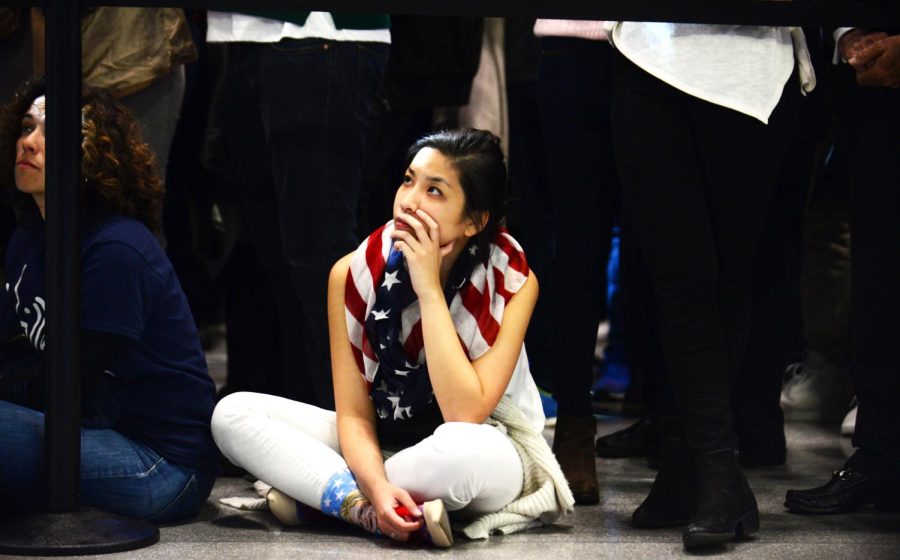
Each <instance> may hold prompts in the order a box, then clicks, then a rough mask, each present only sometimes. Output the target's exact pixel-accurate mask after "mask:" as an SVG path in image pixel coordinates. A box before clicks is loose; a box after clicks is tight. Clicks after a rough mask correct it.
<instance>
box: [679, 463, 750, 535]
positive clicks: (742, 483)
mask: <svg viewBox="0 0 900 560" xmlns="http://www.w3.org/2000/svg"><path fill="white" fill-rule="evenodd" d="M696 461H697V468H698V472H699V474H700V493H699V501H698V504H697V516H696V517H695V518H694V520H693V521H692V522H691V524H690V525H688V526H687V528H685V530H684V534H683V535H682V536H683V539H684V547H685V548H686V549H695V548H699V547H703V546H707V545H711V544H716V543H722V542H725V541H729V540H731V539H733V538H734V537H739V536H743V535H750V534H753V533H756V532H758V531H759V509H758V508H757V506H756V498H755V497H754V496H753V490H751V489H750V484H749V483H748V482H747V477H746V476H744V473H743V472H741V467H740V465H739V464H738V459H737V454H736V453H735V452H734V450H732V449H722V450H719V451H714V452H712V453H707V454H705V455H700V456H697V457H696Z"/></svg>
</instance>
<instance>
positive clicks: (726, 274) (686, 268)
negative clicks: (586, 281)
mask: <svg viewBox="0 0 900 560" xmlns="http://www.w3.org/2000/svg"><path fill="white" fill-rule="evenodd" d="M613 56H614V58H613V64H612V120H613V138H614V145H615V153H616V161H617V163H618V171H619V176H620V177H621V180H622V188H623V193H624V199H625V203H626V205H627V206H628V210H629V212H630V216H631V220H632V224H633V227H634V232H635V234H636V240H637V243H638V245H639V246H640V249H641V253H642V254H643V256H644V259H645V262H646V265H647V270H648V272H649V275H650V279H651V283H652V286H653V292H654V295H655V300H656V313H657V322H658V326H659V333H660V339H661V341H662V351H663V357H664V360H665V366H666V369H667V371H668V374H669V378H670V382H671V385H672V388H673V390H674V394H675V398H676V401H677V402H678V405H679V408H680V411H681V414H682V416H683V418H684V423H685V435H686V438H687V441H688V444H689V446H690V447H691V448H692V449H694V450H695V451H697V452H706V451H713V450H716V449H721V448H731V449H736V448H737V440H736V437H735V434H734V430H733V429H732V422H731V405H730V399H729V391H730V386H731V382H732V381H733V379H734V377H735V376H736V374H737V371H738V368H739V367H740V365H741V364H742V362H743V358H744V352H745V350H746V345H747V339H748V335H749V330H750V322H751V293H752V292H751V290H752V280H753V262H754V256H755V254H756V248H757V244H758V241H759V238H760V234H761V231H762V227H763V224H764V223H765V216H766V210H767V208H768V206H769V200H770V196H771V193H772V189H773V188H774V186H775V183H776V180H777V174H778V171H779V169H780V166H781V163H782V159H783V157H784V154H785V150H786V148H787V143H788V138H787V137H788V132H789V130H790V127H791V126H793V124H794V122H793V121H794V116H795V114H796V109H797V103H798V102H799V97H800V95H799V91H797V90H798V86H797V81H796V79H794V77H792V78H791V79H790V80H789V81H788V83H787V85H786V86H785V93H784V95H783V96H782V99H781V102H780V103H779V105H778V107H776V108H775V111H774V112H773V114H772V115H771V117H770V120H769V124H768V125H763V124H762V123H760V122H759V121H757V120H755V119H753V118H751V117H748V116H746V115H743V114H740V113H738V112H736V111H732V110H730V109H726V108H724V107H720V106H717V105H713V104H711V103H708V102H705V101H701V100H699V99H697V98H694V97H691V96H689V95H687V94H686V93H684V92H681V91H679V90H676V89H675V88H672V87H671V86H669V85H667V84H665V83H664V82H662V81H661V80H658V79H656V78H654V77H653V76H651V75H649V74H647V73H646V72H644V71H643V70H641V69H640V68H638V67H637V66H635V65H634V64H632V63H631V62H630V61H628V60H627V59H626V58H625V57H623V56H622V55H620V54H618V53H616V54H614V55H613Z"/></svg>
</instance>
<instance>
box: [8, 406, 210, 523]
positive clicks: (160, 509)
mask: <svg viewBox="0 0 900 560" xmlns="http://www.w3.org/2000/svg"><path fill="white" fill-rule="evenodd" d="M0 434H2V443H0V494H2V495H3V496H5V497H8V498H9V499H11V500H13V501H14V502H15V504H16V505H17V506H18V507H22V508H25V509H42V508H43V507H44V505H45V496H44V480H43V476H44V468H43V461H44V414H43V413H41V412H38V411H36V410H32V409H30V408H25V407H22V406H19V405H16V404H12V403H9V402H6V401H0ZM80 478H81V482H80V484H81V494H80V498H81V503H82V504H83V505H88V506H94V507H98V508H100V509H104V510H107V511H111V512H114V513H118V514H121V515H125V516H128V517H134V518H138V519H146V520H149V521H152V522H154V523H165V522H169V521H176V520H179V519H185V518H188V517H191V516H194V515H196V514H197V512H198V511H199V510H200V506H201V505H203V502H205V501H206V498H207V496H209V493H210V491H211V490H212V486H213V482H214V478H213V477H212V476H211V475H209V474H205V473H200V472H198V471H195V470H194V469H191V468H189V467H184V466H181V465H178V464H176V463H171V462H169V461H167V460H166V459H164V458H163V457H161V456H160V455H159V454H157V453H156V452H154V451H153V450H152V449H150V448H149V447H147V446H145V445H142V444H140V443H138V442H136V441H133V440H130V439H128V438H126V437H125V436H123V435H122V434H120V433H118V432H116V431H114V430H109V429H105V430H93V429H87V428H83V429H82V430H81V476H80Z"/></svg>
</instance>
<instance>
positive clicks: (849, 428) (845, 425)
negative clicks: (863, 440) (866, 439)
mask: <svg viewBox="0 0 900 560" xmlns="http://www.w3.org/2000/svg"><path fill="white" fill-rule="evenodd" d="M858 409H859V405H858V404H856V399H853V408H851V409H850V412H848V413H847V416H844V421H843V422H841V435H842V436H852V435H853V434H854V432H856V411H857V410H858Z"/></svg>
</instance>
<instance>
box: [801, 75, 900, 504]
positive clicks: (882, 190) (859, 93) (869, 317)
mask: <svg viewBox="0 0 900 560" xmlns="http://www.w3.org/2000/svg"><path fill="white" fill-rule="evenodd" d="M843 78H844V79H845V82H844V83H843V84H842V85H843V86H844V90H842V92H841V93H843V94H844V96H843V98H842V100H841V123H840V126H841V130H840V133H839V137H838V146H841V147H842V149H843V150H844V151H845V152H844V153H845V156H846V163H847V166H848V172H849V177H850V188H851V193H850V232H851V239H852V241H851V255H850V272H851V282H850V339H851V353H852V355H851V374H852V379H853V386H854V389H855V390H856V394H857V398H858V402H859V410H858V414H857V419H856V432H855V433H854V436H853V445H854V446H856V447H857V450H856V452H855V453H854V454H853V456H852V457H850V459H848V460H847V462H846V464H845V466H844V468H843V469H841V470H839V471H836V472H835V473H834V474H833V475H832V478H831V480H830V481H829V482H827V483H826V484H824V485H823V486H819V487H816V488H811V489H807V490H788V492H787V496H786V498H785V506H786V507H787V508H788V509H790V510H791V511H796V512H800V513H816V514H830V513H844V512H849V511H854V510H857V509H859V508H861V507H863V506H866V505H869V504H873V503H874V504H875V506H876V507H877V508H878V509H883V510H891V511H897V510H898V509H900V492H898V490H897V488H900V474H898V473H900V409H898V407H897V402H896V400H897V395H898V394H900V375H898V371H897V356H896V350H895V346H896V341H897V338H898V337H900V323H898V322H897V317H898V315H900V292H898V290H897V286H898V285H900V258H898V254H900V221H898V220H897V216H898V215H900V158H898V157H897V154H900V135H898V133H897V131H898V130H900V92H898V90H891V89H887V88H872V87H860V86H857V85H856V84H855V83H854V79H853V75H852V73H851V72H850V70H849V69H848V70H846V75H845V76H843Z"/></svg>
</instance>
